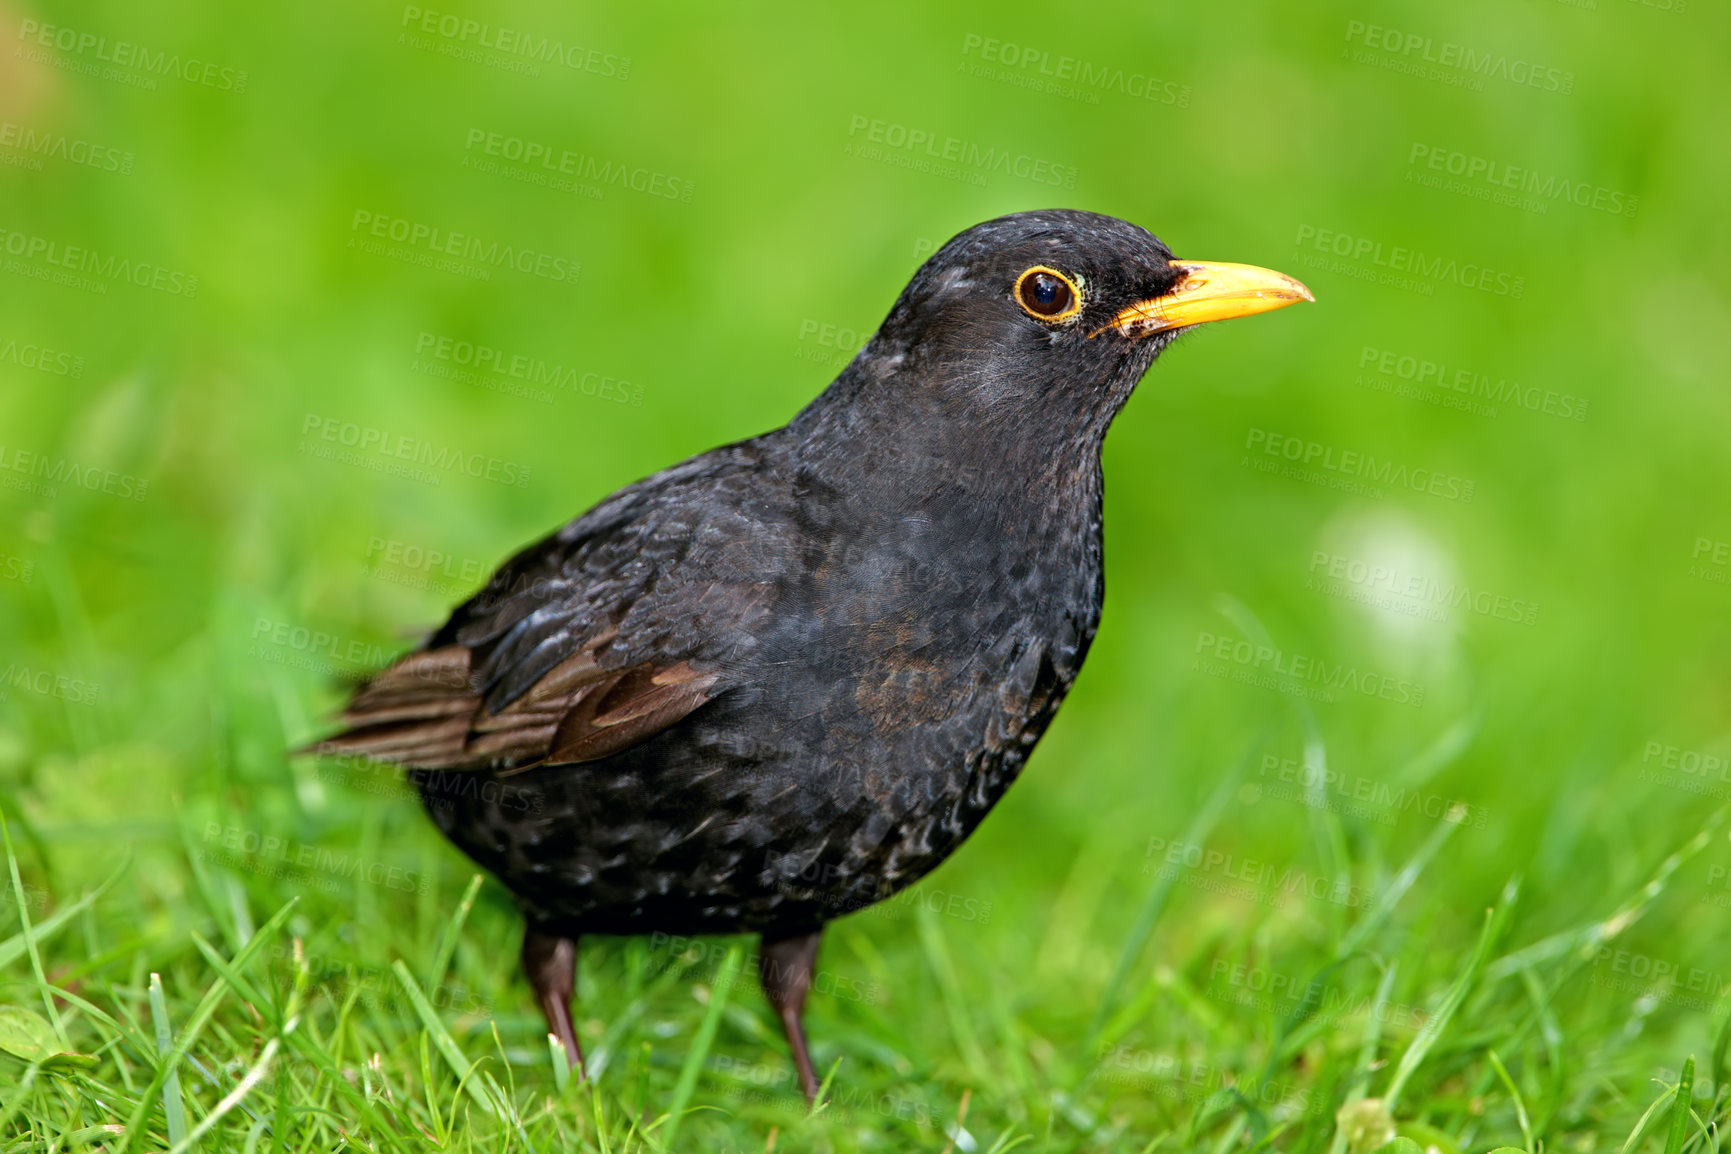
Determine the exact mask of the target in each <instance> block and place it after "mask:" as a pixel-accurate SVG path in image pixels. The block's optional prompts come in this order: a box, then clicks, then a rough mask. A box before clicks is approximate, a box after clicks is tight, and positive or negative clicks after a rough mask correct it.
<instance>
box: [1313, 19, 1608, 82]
mask: <svg viewBox="0 0 1731 1154" xmlns="http://www.w3.org/2000/svg"><path fill="white" fill-rule="evenodd" d="M1346 39H1347V42H1348V43H1351V44H1361V45H1363V46H1364V47H1365V48H1368V49H1371V50H1372V51H1375V52H1383V53H1387V54H1388V55H1390V56H1397V57H1400V58H1402V59H1404V60H1407V61H1411V62H1413V63H1418V64H1429V65H1434V66H1436V67H1438V68H1449V69H1454V70H1457V71H1459V72H1464V73H1466V74H1468V75H1470V76H1476V77H1479V78H1481V79H1486V80H1506V81H1508V82H1509V83H1510V84H1520V85H1525V86H1527V87H1530V88H1537V89H1539V90H1541V91H1544V92H1556V93H1560V94H1561V95H1564V96H1567V95H1568V94H1569V93H1571V92H1573V91H1574V90H1575V74H1574V73H1573V72H1569V71H1566V70H1564V69H1561V68H1551V67H1548V66H1546V65H1543V64H1535V63H1534V62H1533V61H1531V60H1524V59H1522V58H1520V57H1510V56H1509V55H1508V53H1506V52H1485V51H1480V50H1478V49H1476V48H1470V47H1468V46H1467V45H1464V44H1457V43H1455V42H1454V41H1453V40H1438V39H1436V38H1435V37H1434V36H1426V35H1424V34H1422V33H1419V32H1408V31H1404V30H1402V29H1400V28H1387V27H1384V26H1383V25H1381V24H1367V23H1365V22H1364V21H1363V20H1348V21H1347V22H1346Z"/></svg>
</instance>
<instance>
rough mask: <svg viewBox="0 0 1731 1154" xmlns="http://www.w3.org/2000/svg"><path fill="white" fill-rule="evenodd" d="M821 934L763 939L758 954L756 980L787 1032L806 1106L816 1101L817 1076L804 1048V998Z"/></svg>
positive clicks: (818, 931) (809, 986) (815, 960)
mask: <svg viewBox="0 0 1731 1154" xmlns="http://www.w3.org/2000/svg"><path fill="white" fill-rule="evenodd" d="M822 934H823V931H822V930H813V931H812V932H811V933H809V934H795V935H793V936H791V937H785V938H777V939H775V940H774V941H771V940H770V939H769V938H768V937H765V938H764V939H763V948H762V949H761V950H760V951H759V952H758V957H757V976H758V979H759V980H760V981H762V982H763V992H764V995H765V996H766V997H768V998H769V1004H770V1005H771V1006H774V1007H775V1012H776V1013H777V1014H779V1015H781V1028H782V1029H783V1030H786V1031H787V1045H788V1048H789V1049H790V1050H792V1051H793V1064H794V1067H795V1068H796V1069H797V1070H798V1071H799V1088H800V1089H801V1090H803V1091H805V1100H806V1101H807V1102H816V1101H817V1076H816V1075H815V1074H813V1073H812V1069H811V1054H810V1053H809V1052H807V1050H806V1048H805V1024H804V1022H803V1021H802V1020H801V1016H802V1015H803V1014H804V1013H805V995H806V993H807V991H809V990H810V989H811V975H812V971H813V970H815V969H816V968H817V942H818V938H819V937H821V936H822Z"/></svg>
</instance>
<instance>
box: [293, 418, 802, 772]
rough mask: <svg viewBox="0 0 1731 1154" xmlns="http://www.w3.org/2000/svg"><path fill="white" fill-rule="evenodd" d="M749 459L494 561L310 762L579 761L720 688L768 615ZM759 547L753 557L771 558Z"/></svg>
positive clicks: (718, 458) (718, 459)
mask: <svg viewBox="0 0 1731 1154" xmlns="http://www.w3.org/2000/svg"><path fill="white" fill-rule="evenodd" d="M754 463H755V454H754V453H752V452H751V451H750V442H746V443H745V444H744V445H741V446H730V447H728V448H726V449H722V450H716V451H715V452H714V453H709V454H705V455H704V456H702V457H698V458H694V459H693V460H692V461H688V462H686V463H684V464H682V465H678V466H675V467H674V468H673V469H669V470H666V471H664V472H662V473H659V474H656V475H655V476H653V477H650V478H647V479H646V480H644V481H641V482H639V483H638V484H636V485H633V486H631V487H629V488H627V489H624V490H621V491H620V492H619V493H617V494H615V495H614V496H613V497H610V498H609V499H607V500H606V501H604V502H602V503H601V504H600V505H598V506H597V507H596V508H594V509H593V510H591V511H590V512H588V513H586V514H585V515H583V516H582V517H580V518H578V519H577V520H576V521H573V522H571V523H570V524H569V525H566V526H565V527H564V528H563V529H561V530H559V532H557V533H555V534H553V535H552V536H551V537H548V538H546V539H545V540H543V541H540V542H538V543H537V544H535V545H532V546H530V547H529V548H528V549H525V550H524V551H523V552H522V553H519V554H518V555H517V556H516V557H513V558H512V559H511V560H510V561H509V562H507V563H506V564H505V565H504V566H503V567H502V568H501V569H500V570H499V571H498V572H497V573H495V574H494V575H493V578H492V579H491V580H490V581H489V582H488V583H487V585H486V587H485V588H483V589H482V590H481V591H480V592H479V593H477V594H476V595H475V596H474V597H473V598H471V599H470V600H469V601H468V602H467V603H465V604H464V605H462V606H461V607H459V608H458V609H457V611H456V612H455V613H453V614H452V616H451V619H450V621H448V622H447V623H446V624H445V626H444V627H443V628H441V629H440V630H439V631H438V632H437V633H435V634H434V635H433V637H432V638H431V639H430V640H429V641H428V642H427V645H426V647H425V648H423V649H421V650H419V651H417V652H414V653H411V654H409V655H408V656H406V657H404V658H402V659H401V660H399V661H398V662H396V663H395V664H394V665H392V666H390V667H389V668H387V669H385V670H383V671H382V672H381V673H379V674H378V675H377V676H376V677H374V678H373V679H372V680H371V681H370V682H369V683H368V684H366V685H364V686H362V687H361V688H360V689H359V690H358V691H357V692H356V693H355V695H354V697H353V698H352V699H351V700H350V702H349V704H348V707H347V708H346V709H345V710H344V711H343V714H342V721H343V723H344V726H345V729H344V731H343V732H341V733H339V734H337V735H336V736H334V737H331V738H329V739H327V740H325V741H322V742H319V743H317V744H316V745H315V746H313V747H312V748H313V749H314V750H315V751H316V752H320V753H337V754H359V755H362V756H366V757H372V758H376V759H379V760H384V761H394V762H399V763H401V764H404V765H408V766H412V767H415V768H422V769H480V768H501V769H509V768H516V769H522V768H528V767H530V766H533V765H541V764H567V763H571V762H583V761H594V760H597V759H599V758H603V757H607V756H609V755H611V754H614V753H618V752H619V751H621V750H623V749H626V748H628V747H630V746H632V745H635V744H637V743H638V742H640V741H643V740H645V739H646V738H649V737H651V736H653V735H654V734H656V733H658V732H660V731H661V730H663V729H665V728H667V727H668V726H670V725H672V724H674V723H675V722H677V721H678V720H679V719H680V718H682V717H684V716H685V715H686V714H688V713H690V712H691V711H692V710H694V709H696V708H697V707H698V706H700V705H702V704H703V703H704V702H706V701H708V700H710V699H711V698H712V697H714V696H715V695H716V694H718V693H720V692H721V691H722V690H723V689H724V688H726V683H725V677H724V670H725V668H726V666H727V664H728V658H729V657H730V655H731V654H732V653H733V652H734V651H735V650H736V649H738V648H740V647H741V646H742V645H749V644H750V636H751V634H750V628H749V627H750V623H751V621H752V620H753V619H754V617H755V616H756V615H757V614H758V613H759V612H761V611H762V608H763V606H764V605H765V604H766V603H767V601H768V594H769V590H770V588H771V585H770V582H769V581H768V580H767V578H766V576H765V566H764V565H763V560H764V557H765V555H766V548H765V542H766V541H770V542H773V540H774V538H775V532H774V529H773V527H771V526H767V525H765V524H764V523H762V520H761V517H762V513H761V510H760V509H758V510H754V509H753V507H752V505H753V503H752V502H751V501H749V500H740V499H738V498H739V495H740V494H741V493H743V492H746V491H748V490H749V484H748V483H747V482H748V480H749V478H750V476H751V475H753V474H754V473H755V470H754V469H753V468H752V465H753V464H754ZM774 551H775V550H774V548H773V545H772V546H771V547H770V548H769V549H768V552H770V553H773V552H774Z"/></svg>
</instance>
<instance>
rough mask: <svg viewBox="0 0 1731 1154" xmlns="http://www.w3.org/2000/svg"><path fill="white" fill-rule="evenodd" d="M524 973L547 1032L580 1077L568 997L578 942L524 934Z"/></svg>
mask: <svg viewBox="0 0 1731 1154" xmlns="http://www.w3.org/2000/svg"><path fill="white" fill-rule="evenodd" d="M523 972H524V973H525V974H527V975H528V977H529V985H530V987H532V988H533V989H534V991H535V1000H536V1001H537V1002H540V1003H541V1013H542V1014H544V1015H546V1018H547V1030H548V1032H549V1033H551V1034H552V1035H553V1036H554V1037H556V1038H558V1039H559V1044H560V1045H561V1046H564V1047H565V1054H566V1056H567V1057H568V1058H570V1059H571V1068H572V1069H573V1070H576V1071H577V1074H578V1076H579V1077H582V1076H583V1051H582V1050H580V1049H578V1048H577V1029H576V1027H575V1026H573V1025H572V1024H571V995H572V994H573V993H574V992H575V991H576V988H577V939H576V938H567V937H564V936H562V935H560V934H556V933H549V932H547V931H545V930H539V929H536V928H535V927H534V926H533V925H531V926H529V927H528V928H527V929H526V930H524V931H523Z"/></svg>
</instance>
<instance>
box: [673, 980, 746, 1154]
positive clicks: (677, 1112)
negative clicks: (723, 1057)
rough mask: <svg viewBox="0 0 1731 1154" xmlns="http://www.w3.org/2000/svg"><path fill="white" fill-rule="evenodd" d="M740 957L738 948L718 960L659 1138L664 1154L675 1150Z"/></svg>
mask: <svg viewBox="0 0 1731 1154" xmlns="http://www.w3.org/2000/svg"><path fill="white" fill-rule="evenodd" d="M742 957H743V954H742V953H741V951H740V948H739V947H738V946H733V947H731V948H729V949H728V951H727V956H726V957H725V958H723V959H722V960H721V969H720V970H718V971H717V972H716V975H715V983H714V985H712V986H710V987H709V1009H708V1012H707V1013H705V1014H704V1015H703V1024H702V1025H700V1026H698V1028H697V1037H695V1038H693V1039H692V1041H691V1051H690V1052H689V1053H687V1054H686V1055H685V1065H684V1066H682V1067H680V1070H679V1081H678V1083H677V1084H675V1086H674V1087H673V1102H672V1104H671V1105H670V1106H669V1107H668V1109H667V1127H666V1129H665V1130H664V1131H663V1132H662V1133H661V1135H660V1138H661V1146H662V1149H664V1150H673V1149H675V1147H674V1145H673V1139H674V1138H675V1137H677V1136H678V1134H679V1123H680V1122H681V1121H682V1120H683V1119H684V1117H685V1107H686V1104H687V1103H689V1102H690V1101H691V1095H692V1092H693V1091H695V1090H696V1089H697V1078H698V1075H700V1074H702V1073H703V1063H704V1062H705V1061H707V1060H708V1058H709V1048H710V1046H712V1045H713V1044H714V1043H715V1031H716V1028H717V1027H719V1026H720V1025H721V1012H722V1011H723V1010H725V1009H726V1008H727V995H728V993H729V992H730V991H731V990H732V989H733V982H734V979H735V978H737V977H738V976H739V966H740V961H741V959H742Z"/></svg>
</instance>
